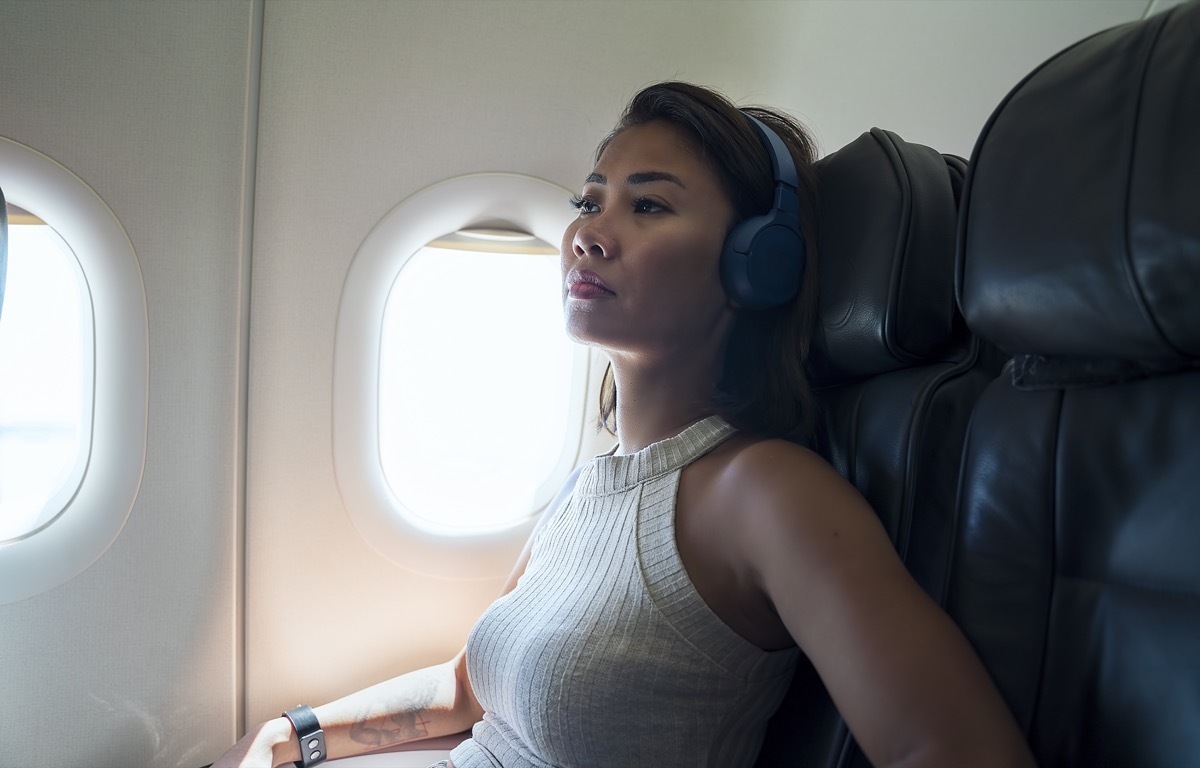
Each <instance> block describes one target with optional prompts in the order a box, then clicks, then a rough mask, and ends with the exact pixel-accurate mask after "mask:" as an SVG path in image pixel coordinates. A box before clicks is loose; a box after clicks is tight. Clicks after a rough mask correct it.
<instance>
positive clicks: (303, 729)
mask: <svg viewBox="0 0 1200 768" xmlns="http://www.w3.org/2000/svg"><path fill="white" fill-rule="evenodd" d="M283 716H284V717H286V718H287V719H288V720H289V721H291V723H292V728H294V729H295V730H296V739H297V740H298V741H299V742H300V761H299V762H297V763H295V764H294V765H296V766H297V768H311V767H312V766H314V765H320V764H321V763H323V762H325V759H326V758H327V757H328V754H327V753H326V751H325V731H323V730H321V724H320V723H319V722H318V721H317V715H316V713H315V712H313V708H312V707H310V706H308V705H307V704H301V705H300V706H298V707H296V708H295V709H289V710H287V711H286V712H284V713H283Z"/></svg>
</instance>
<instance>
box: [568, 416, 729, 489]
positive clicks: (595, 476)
mask: <svg viewBox="0 0 1200 768" xmlns="http://www.w3.org/2000/svg"><path fill="white" fill-rule="evenodd" d="M734 431H735V430H734V428H733V426H731V425H730V424H729V422H727V421H725V420H724V419H723V418H721V417H720V416H716V415H713V416H706V417H705V418H703V419H700V420H699V421H697V422H695V423H694V424H692V425H691V426H689V427H687V428H685V429H684V430H683V431H682V432H680V433H679V434H677V435H674V436H673V437H668V438H666V439H663V440H659V441H658V442H656V443H651V444H650V445H647V446H646V447H645V448H643V449H642V450H640V451H637V452H636V453H627V454H623V455H613V454H604V455H602V456H597V457H596V458H594V459H592V461H591V462H590V463H589V464H588V465H586V466H585V467H584V469H583V472H581V473H580V476H579V481H578V482H577V484H576V486H575V489H576V493H577V494H582V495H587V496H599V495H604V494H607V493H615V492H617V491H622V490H625V489H627V488H630V487H632V486H634V485H637V484H639V483H643V482H645V481H647V480H649V479H651V478H654V477H659V476H660V475H664V474H666V473H668V472H673V471H675V470H677V469H679V468H681V467H684V466H687V465H688V464H690V463H691V462H693V461H695V460H696V459H697V458H698V457H700V456H703V455H704V454H705V453H707V452H709V451H710V450H712V449H713V448H714V447H716V446H717V445H718V444H720V443H721V442H722V441H724V440H725V439H726V438H728V437H729V436H730V435H732V434H733V433H734ZM614 450H615V449H614Z"/></svg>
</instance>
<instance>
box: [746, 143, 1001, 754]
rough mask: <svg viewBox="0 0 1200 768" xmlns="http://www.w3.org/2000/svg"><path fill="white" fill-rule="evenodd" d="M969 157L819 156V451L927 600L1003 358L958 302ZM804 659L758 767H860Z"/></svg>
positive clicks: (939, 583)
mask: <svg viewBox="0 0 1200 768" xmlns="http://www.w3.org/2000/svg"><path fill="white" fill-rule="evenodd" d="M965 167H966V164H965V162H964V161H963V160H962V159H961V158H956V157H946V156H943V155H941V154H939V153H938V152H936V151H934V150H932V149H930V148H929V147H925V146H920V145H917V144H910V143H908V142H905V141H904V140H902V139H901V138H900V137H898V136H896V135H895V134H893V133H890V132H887V131H882V130H879V129H874V130H872V131H870V132H868V133H865V134H863V135H862V136H861V137H860V138H858V139H857V140H856V141H854V142H852V143H851V144H849V145H847V146H846V147H845V148H843V149H841V150H839V151H837V152H835V153H833V154H832V155H829V156H828V157H826V158H824V159H822V160H821V161H820V163H819V164H818V171H819V180H820V190H821V191H820V194H821V200H820V216H819V234H818V237H819V250H818V252H819V254H820V264H819V268H820V281H821V282H820V299H819V307H820V309H819V319H820V322H819V333H818V337H817V339H816V340H815V342H814V347H813V350H812V355H811V358H810V375H811V378H812V380H813V382H814V385H815V387H816V389H817V394H818V399H819V401H820V413H819V416H818V423H817V430H816V432H817V438H816V447H817V450H818V451H820V452H821V453H822V455H824V456H825V457H826V458H828V459H829V460H830V461H831V462H832V464H833V465H834V466H835V467H836V468H837V469H838V471H839V472H841V473H842V475H843V476H845V477H847V478H848V479H849V480H850V481H851V482H853V483H854V484H855V485H856V486H857V487H858V488H859V490H860V491H861V492H862V493H863V495H864V496H865V497H866V498H867V500H868V501H869V502H870V503H871V504H872V505H873V507H874V509H875V510H876V512H877V513H878V514H879V516H880V518H881V519H882V520H883V522H884V525H885V526H886V527H887V529H888V531H889V533H890V534H891V537H892V540H893V542H895V544H896V547H897V549H898V551H899V552H900V555H901V557H902V558H903V559H904V560H905V561H906V563H908V565H909V568H910V570H911V571H912V572H913V573H914V575H915V576H916V578H917V580H918V581H919V582H920V583H921V585H922V586H923V587H924V588H925V589H926V590H927V591H928V592H929V593H930V594H931V595H933V596H934V597H935V598H938V599H940V598H941V597H942V593H943V591H944V586H945V576H946V569H947V566H948V562H949V557H950V552H951V549H952V544H953V538H952V533H953V524H952V523H953V521H952V518H953V514H954V500H955V493H956V491H957V488H958V472H959V457H960V455H961V450H962V439H963V435H964V434H965V432H966V426H967V421H968V418H969V415H970V411H971V407H972V406H973V404H974V402H975V400H976V398H977V397H978V395H979V393H980V391H981V390H982V389H983V388H984V387H985V386H986V385H987V383H988V382H990V381H991V380H992V379H994V378H995V376H996V375H997V373H998V372H999V369H1000V362H999V360H998V358H997V357H996V356H994V355H989V354H988V353H987V349H986V348H985V347H984V345H981V344H980V343H979V341H978V340H977V339H975V338H973V337H972V336H971V335H970V333H969V332H968V331H967V328H966V325H965V324H964V322H963V320H962V317H961V316H960V315H959V313H958V309H957V306H956V304H955V301H954V242H955V230H956V222H957V216H958V197H959V191H960V186H961V182H962V179H963V174H964V172H965ZM866 764H867V763H866V760H865V759H863V758H862V756H861V755H860V754H859V752H858V750H857V748H856V747H855V746H854V743H853V741H852V739H851V738H850V736H849V733H848V732H847V730H846V728H845V725H844V724H843V722H842V720H841V718H840V716H839V715H838V714H837V712H836V710H835V709H834V707H833V705H832V703H831V702H830V700H829V697H828V695H827V694H826V693H825V690H824V687H823V686H822V685H821V682H820V680H819V679H818V678H817V676H816V674H815V672H814V671H813V669H812V668H811V666H809V665H806V664H804V663H803V662H802V664H801V668H800V669H799V670H798V672H797V675H796V679H795V681H794V683H793V686H792V689H791V691H790V692H789V694H788V697H787V699H786V700H785V701H784V703H783V705H782V706H781V708H780V710H779V712H778V713H777V714H776V716H775V718H774V719H773V720H772V722H771V725H770V728H769V731H768V734H767V739H766V742H765V744H764V747H763V751H762V753H761V755H760V758H759V761H758V765H759V766H763V767H764V768H765V767H766V766H813V767H817V766H851V765H866Z"/></svg>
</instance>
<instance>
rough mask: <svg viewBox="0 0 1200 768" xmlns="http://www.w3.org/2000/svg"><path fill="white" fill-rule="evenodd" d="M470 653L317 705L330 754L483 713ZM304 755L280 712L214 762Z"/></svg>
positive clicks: (246, 765) (251, 765)
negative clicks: (469, 668) (473, 690)
mask: <svg viewBox="0 0 1200 768" xmlns="http://www.w3.org/2000/svg"><path fill="white" fill-rule="evenodd" d="M465 667H466V656H465V654H463V653H460V654H459V655H458V656H457V657H456V658H455V659H454V660H453V661H450V662H447V663H445V664H439V665H437V666H433V667H428V668H426V669H419V670H417V671H415V672H409V673H408V674H405V675H400V676H399V677H394V678H392V679H391V680H387V681H385V682H382V683H378V684H376V685H373V686H370V687H369V688H364V689H362V690H361V691H357V692H355V693H352V694H350V695H349V696H345V697H343V698H340V699H337V700H336V701H331V702H330V703H328V704H324V705H322V706H320V707H314V708H313V711H314V712H315V713H316V715H317V720H318V721H319V722H320V723H321V728H322V730H323V731H324V732H325V746H326V749H327V750H328V752H329V756H330V757H331V758H339V757H349V756H351V755H357V754H361V753H363V752H367V751H371V750H375V749H379V748H381V747H387V746H391V745H395V744H400V743H403V742H406V741H413V740H416V739H423V738H428V737H431V736H448V735H450V734H454V733H460V732H462V731H465V730H467V729H468V728H470V727H471V725H472V724H473V723H474V722H475V721H476V720H478V719H479V717H480V716H481V711H480V709H479V704H478V703H477V702H476V701H475V697H474V695H473V694H472V693H471V686H470V682H469V681H468V680H467V676H466V669H465ZM299 759H300V747H299V744H298V742H297V741H296V735H295V732H294V731H293V729H292V724H291V723H290V722H289V721H288V720H287V718H284V717H276V718H272V719H271V720H267V721H266V722H264V723H262V724H260V725H259V726H258V727H256V728H254V729H252V730H251V731H250V732H249V733H247V734H246V736H245V737H244V738H242V740H241V741H239V742H238V743H237V744H236V745H234V747H233V748H232V749H230V750H229V751H228V752H226V753H225V755H223V756H222V757H221V759H220V760H218V761H217V762H216V763H214V764H213V768H234V767H237V768H260V767H265V766H279V765H290V764H291V763H293V762H295V761H297V760H299Z"/></svg>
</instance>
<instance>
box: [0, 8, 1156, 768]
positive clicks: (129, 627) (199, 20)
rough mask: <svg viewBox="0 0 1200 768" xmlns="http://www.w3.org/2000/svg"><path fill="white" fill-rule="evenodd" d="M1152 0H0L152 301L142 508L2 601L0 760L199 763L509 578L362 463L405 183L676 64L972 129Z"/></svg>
mask: <svg viewBox="0 0 1200 768" xmlns="http://www.w3.org/2000/svg"><path fill="white" fill-rule="evenodd" d="M1146 7H1147V4H1146V0H1110V1H1101V2H1089V3H1080V2H1076V1H1075V0H1048V1H1047V2H1039V3H1028V2H1007V1H1005V0H996V1H994V2H989V1H987V0H980V1H979V2H957V3H955V2H943V1H942V0H931V1H929V2H918V1H916V0H914V1H913V2H894V0H862V1H861V2H824V1H822V0H812V1H810V2H770V1H767V0H763V1H762V2H739V3H730V2H724V1H719V0H713V1H700V2H688V3H675V2H642V1H641V0H610V1H609V2H604V3H585V2H575V0H562V2H542V1H541V0H511V1H508V0H506V1H505V2H484V0H478V1H477V0H436V1H435V0H404V1H401V0H377V1H373V0H355V1H354V2H333V1H329V2H323V1H320V0H292V1H288V2H283V1H281V0H266V2H265V3H264V2H259V1H258V0H204V1H203V2H195V1H193V0H156V1H155V2H153V3H143V2H132V0H100V1H93V0H72V1H70V2H64V1H60V0H40V1H39V2H22V1H21V0H0V73H3V74H2V75H0V135H3V136H6V137H9V138H12V139H15V140H17V141H20V142H22V143H24V144H27V145H29V146H31V147H33V148H35V149H38V150H40V151H42V152H45V153H46V154H48V155H50V156H51V157H53V158H54V159H56V160H58V161H59V162H61V163H62V164H64V165H65V166H66V167H67V168H69V169H70V170H72V171H73V172H75V173H76V174H78V175H79V176H80V177H81V178H82V179H83V180H84V181H85V182H87V183H88V184H89V185H90V186H92V188H93V189H95V190H96V192H97V193H98V194H99V195H100V197H101V198H102V199H103V200H104V201H105V202H106V203H107V204H108V205H109V207H111V208H112V210H113V211H114V212H115V213H116V215H117V217H118V218H119V219H120V221H121V222H122V224H123V225H124V226H125V228H126V230H127V232H128V233H129V236H130V239H131V241H132V243H133V247H134V250H135V251H136V253H137V256H138V259H139V262H140V265H141V269H142V272H143V277H144V280H145V286H146V295H147V302H148V308H149V324H150V389H149V392H150V394H149V404H148V407H149V432H148V435H147V442H148V450H147V461H146V467H145V474H144V477H143V482H142V487H141V492H140V494H139V496H138V499H137V502H136V504H135V506H134V509H133V512H132V514H131V515H130V518H129V521H128V523H127V525H126V527H125V529H124V530H123V531H122V533H121V535H120V537H119V538H118V539H117V541H116V543H115V544H114V545H113V546H112V548H111V549H110V550H109V551H108V552H107V553H106V554H105V555H104V556H103V557H102V558H101V559H100V560H99V561H98V562H96V563H95V564H94V565H92V566H91V567H90V568H89V569H87V570H86V571H84V572H83V573H82V574H80V575H79V576H77V577H76V578H74V579H72V580H71V581H69V582H67V583H66V584H63V585H61V586H60V587H58V588H56V589H54V590H51V591H49V592H47V593H44V594H42V595H38V596H35V597H32V598H30V599H27V600H25V601H22V602H19V603H15V604H11V605H2V606H0V691H2V692H3V694H4V695H3V696H0V723H3V724H4V726H3V728H2V729H0V734H2V735H0V747H2V749H0V768H6V767H8V766H22V767H24V766H43V765H44V766H88V767H89V768H104V766H133V765H139V766H180V767H181V768H189V767H194V766H198V765H201V764H203V763H206V762H209V761H211V760H213V759H214V758H215V757H216V756H217V755H218V754H219V753H220V752H221V751H222V750H223V749H224V747H226V746H227V745H228V744H229V743H231V742H232V741H233V740H234V739H235V738H236V736H237V735H238V733H240V731H241V729H242V728H243V727H244V723H245V722H255V721H258V720H260V719H262V718H264V717H268V716H271V715H274V714H277V713H278V712H279V711H280V709H282V708H283V707H285V706H291V705H293V704H295V703H297V702H299V701H308V702H311V703H314V704H316V703H320V702H322V701H324V700H327V699H329V698H331V697H334V696H337V695H340V694H342V693H346V692H348V691H350V690H354V689H356V688H358V687H360V686H362V685H364V684H367V683H369V682H374V681H376V680H378V679H380V678H382V677H384V676H386V675H390V674H394V673H397V672H401V671H405V670H407V669H410V668H412V667H415V666H419V665H423V664H426V663H430V662H433V661H437V660H441V659H444V658H446V657H447V656H449V655H450V654H451V653H453V652H454V650H455V649H456V648H457V647H458V646H459V645H460V644H461V643H462V641H463V639H464V638H465V634H466V632H467V630H468V628H469V626H470V624H471V622H472V621H473V620H474V617H475V615H476V614H477V613H478V611H479V610H480V609H481V608H482V607H483V606H484V605H486V603H487V602H488V601H489V600H490V599H491V598H492V596H493V595H494V594H495V592H496V590H497V589H498V588H499V580H491V581H452V580H443V579H435V578H432V577H428V576H421V575H418V574H416V573H414V572H412V571H410V570H407V569H405V568H404V567H402V566H401V565H398V564H395V563H392V562H390V561H389V560H387V559H386V558H384V557H383V556H381V555H379V554H378V553H377V552H376V551H375V550H374V549H373V548H372V547H371V546H370V544H369V543H368V542H366V541H365V540H363V538H362V537H361V536H360V535H359V534H358V532H357V530H356V529H355V528H354V526H353V524H352V523H351V521H350V519H349V517H348V516H347V515H346V513H345V509H344V507H343V504H342V501H341V496H340V494H339V492H338V486H337V481H336V477H335V475H334V470H333V454H332V448H331V436H332V426H331V423H332V413H331V384H332V375H333V374H332V365H333V340H334V334H335V328H336V318H337V311H338V301H339V298H340V288H341V285H342V282H343V280H344V278H345V275H346V272H347V269H348V267H349V265H350V263H351V260H352V259H353V257H354V254H355V252H356V251H357V249H358V247H359V245H360V244H361V243H362V241H363V239H364V238H365V237H366V236H367V234H368V232H370V230H371V228H372V227H373V226H374V225H375V224H376V223H377V222H378V221H379V220H380V219H381V218H382V217H383V216H384V215H385V214H386V213H387V212H388V211H389V210H390V209H391V208H392V207H393V206H394V205H396V204H397V203H399V202H400V201H402V200H403V199H405V198H406V197H407V196H409V195H411V194H412V193H414V192H416V191H418V190H420V189H422V188H423V187H425V186H427V185H429V184H431V183H433V182H436V181H439V180H442V179H446V178H449V177H452V176H456V175H459V174H463V173H469V172H475V171H487V170H492V171H514V172H519V173H525V174H530V175H533V176H538V177H541V178H545V179H547V180H550V181H553V182H556V183H558V184H561V185H564V186H566V187H568V188H576V187H578V185H579V183H580V182H581V180H582V178H583V176H584V175H585V174H586V173H587V171H588V170H589V169H590V160H591V153H592V150H593V148H594V146H595V144H596V143H597V141H599V139H601V138H602V137H603V136H604V134H605V133H606V131H607V130H608V128H609V127H610V125H611V124H612V122H613V120H614V118H615V116H616V114H617V113H618V111H619V110H620V108H621V106H622V104H623V103H624V102H625V101H626V99H627V98H628V97H629V96H630V95H631V94H632V93H633V92H634V91H635V90H637V89H638V88H639V87H640V86H642V85H644V84H647V83H649V82H652V81H655V80H659V79H664V78H671V77H678V78H681V79H687V80H694V81H698V82H702V83H707V84H711V85H714V86H716V87H718V88H720V89H722V90H723V91H725V92H726V93H727V94H729V95H730V96H731V97H732V98H734V99H735V100H737V101H739V102H742V103H764V104H772V105H776V106H780V107H782V108H785V109H787V110H789V111H791V112H793V113H794V114H796V115H797V116H799V117H801V118H802V119H804V120H805V121H806V122H807V123H808V124H809V125H810V126H812V127H813V129H814V130H815V132H816V135H817V137H818V139H819V141H820V144H821V147H822V150H823V151H825V152H828V151H832V150H835V149H837V148H838V147H840V146H842V145H844V144H845V143H847V142H849V141H851V140H852V139H853V138H855V137H856V136H857V135H858V134H860V133H861V132H862V131H864V130H867V129H868V128H870V127H872V126H881V127H885V128H889V129H891V130H895V131H897V132H898V133H900V134H901V135H902V136H904V137H905V138H906V139H908V140H910V141H916V142H920V143H925V144H929V145H931V146H934V147H936V148H937V149H939V150H941V151H944V152H953V153H957V154H962V155H966V154H969V152H970V149H971V146H972V144H973V142H974V138H975V136H976V134H977V133H978V131H979V129H980V127H981V126H982V125H983V123H984V121H985V120H986V118H987V116H988V114H989V113H990V111H991V109H992V108H993V107H994V106H995V105H996V104H997V103H998V102H999V101H1000V99H1001V98H1003V96H1004V94H1005V93H1006V92H1007V91H1008V89H1009V88H1010V87H1011V86H1012V85H1014V84H1015V83H1016V82H1017V81H1018V80H1019V79H1020V78H1021V77H1023V76H1024V75H1025V74H1026V73H1027V72H1028V71H1029V70H1030V69H1031V68H1032V67H1033V66H1035V65H1036V64H1037V63H1038V62H1040V61H1041V60H1042V59H1044V58H1045V57H1047V56H1049V55H1050V54H1052V53H1053V52H1055V51H1056V50H1058V49H1059V48H1061V47H1063V46H1065V45H1067V44H1069V43H1071V42H1073V41H1075V40H1077V39H1079V38H1081V37H1083V36H1084V35H1087V34H1089V33H1091V32H1093V31H1096V30H1099V29H1102V28H1105V27H1108V26H1112V25H1113V24H1117V23H1121V22H1123V21H1127V20H1131V19H1134V18H1138V17H1139V16H1140V15H1141V14H1142V12H1143V11H1144V10H1145V8H1146ZM260 23H261V27H260ZM260 32H261V70H260V68H259V52H260V49H259V45H260ZM2 182H3V180H2V178H0V183H2ZM250 216H252V218H248V217H250ZM251 223H252V226H250V225H251ZM251 238H252V240H251ZM502 310H503V306H502V304H498V306H497V311H502ZM514 374H515V375H519V371H493V372H488V373H487V375H485V376H483V377H481V381H480V387H481V393H482V392H484V391H485V390H486V384H487V376H490V375H497V376H498V375H514ZM243 491H244V492H243ZM243 532H244V539H243ZM243 549H244V551H243ZM514 554H515V553H514ZM313 605H315V606H318V610H319V614H320V618H319V619H318V620H316V621H315V622H312V621H306V620H305V619H304V618H303V614H302V611H301V608H302V607H304V606H313ZM243 622H244V624H243ZM243 653H244V657H245V665H244V671H243V665H242V659H243Z"/></svg>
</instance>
